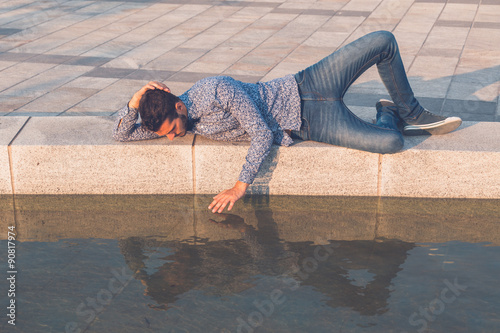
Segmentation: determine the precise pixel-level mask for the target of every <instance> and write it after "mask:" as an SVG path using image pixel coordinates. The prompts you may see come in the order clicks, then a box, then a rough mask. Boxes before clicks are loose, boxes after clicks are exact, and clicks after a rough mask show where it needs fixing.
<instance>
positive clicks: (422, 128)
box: [403, 117, 462, 136]
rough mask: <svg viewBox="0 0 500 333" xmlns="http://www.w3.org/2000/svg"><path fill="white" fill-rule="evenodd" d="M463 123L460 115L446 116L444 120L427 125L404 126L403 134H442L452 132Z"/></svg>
mask: <svg viewBox="0 0 500 333" xmlns="http://www.w3.org/2000/svg"><path fill="white" fill-rule="evenodd" d="M461 124H462V119H460V118H458V117H450V118H446V119H445V120H443V121H438V122H436V123H432V124H426V125H406V126H405V127H404V128H403V134H404V135H408V136H412V135H441V134H446V133H450V132H452V131H454V130H456V129H457V128H458V127H459V126H460V125H461Z"/></svg>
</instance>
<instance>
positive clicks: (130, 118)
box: [113, 105, 160, 142]
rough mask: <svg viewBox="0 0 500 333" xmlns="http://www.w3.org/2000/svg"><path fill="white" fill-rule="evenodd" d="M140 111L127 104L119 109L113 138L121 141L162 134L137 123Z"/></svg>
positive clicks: (154, 137) (155, 136)
mask: <svg viewBox="0 0 500 333" xmlns="http://www.w3.org/2000/svg"><path fill="white" fill-rule="evenodd" d="M138 118H139V113H138V110H137V109H134V108H129V107H128V105H125V106H124V107H123V108H122V109H120V111H118V118H117V119H116V121H115V124H114V126H113V139H115V140H117V141H121V142H126V141H136V140H148V139H156V138H159V137H160V135H158V134H156V133H155V132H152V131H150V130H148V129H147V128H145V127H143V126H141V125H140V124H137V119H138Z"/></svg>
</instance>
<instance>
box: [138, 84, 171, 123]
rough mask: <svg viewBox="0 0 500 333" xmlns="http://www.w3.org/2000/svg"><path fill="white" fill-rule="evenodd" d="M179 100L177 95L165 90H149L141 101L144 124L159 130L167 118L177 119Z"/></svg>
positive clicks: (140, 107) (169, 119) (140, 109)
mask: <svg viewBox="0 0 500 333" xmlns="http://www.w3.org/2000/svg"><path fill="white" fill-rule="evenodd" d="M179 101H180V99H179V98H178V97H177V96H175V95H174V94H171V93H169V92H166V91H164V90H160V89H151V90H147V91H146V92H145V93H144V95H142V98H141V101H140V102H139V114H140V115H141V119H142V125H143V126H145V127H146V128H147V129H149V130H151V131H158V130H159V129H160V127H161V125H162V124H163V122H164V121H165V120H168V121H173V120H175V119H176V118H178V117H179V115H178V114H177V111H176V110H175V104H176V103H177V102H179Z"/></svg>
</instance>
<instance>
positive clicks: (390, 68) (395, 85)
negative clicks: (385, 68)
mask: <svg viewBox="0 0 500 333" xmlns="http://www.w3.org/2000/svg"><path fill="white" fill-rule="evenodd" d="M389 72H390V73H391V79H392V83H393V84H394V88H395V89H396V92H397V94H398V97H399V99H400V100H401V102H402V103H403V104H404V107H405V108H406V109H407V110H408V111H409V112H408V114H410V113H411V110H410V107H409V106H408V104H406V102H405V101H404V100H403V98H402V96H401V93H400V91H399V87H398V85H397V84H396V78H395V76H394V71H393V69H392V66H389ZM409 119H414V118H413V117H411V118H409Z"/></svg>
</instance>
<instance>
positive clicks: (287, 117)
mask: <svg viewBox="0 0 500 333" xmlns="http://www.w3.org/2000/svg"><path fill="white" fill-rule="evenodd" d="M179 98H180V99H181V101H182V102H183V103H184V104H185V105H186V108H187V110H188V121H189V123H190V124H191V125H192V132H193V133H194V134H199V135H202V136H205V137H207V138H210V139H213V140H220V141H248V140H250V148H249V149H248V154H247V157H246V161H245V163H244V165H243V169H242V171H241V173H240V176H239V178H238V180H239V181H241V182H244V183H247V184H251V183H252V182H253V180H254V179H255V176H256V174H257V172H258V170H259V167H260V165H261V164H262V161H263V160H264V158H265V157H266V156H267V154H269V151H270V149H271V145H272V144H273V142H274V143H276V144H279V145H283V146H289V145H290V144H291V143H292V142H293V141H292V139H291V138H290V136H288V134H287V133H286V132H285V131H284V130H299V129H300V125H301V117H300V96H299V92H298V88H297V82H296V81H295V78H294V76H293V75H287V76H285V77H283V78H280V79H275V80H272V81H269V82H258V83H244V82H241V81H237V80H235V79H233V78H231V77H227V76H216V77H209V78H205V79H202V80H200V81H198V82H196V83H195V84H194V85H193V86H192V87H191V88H190V89H189V90H188V91H186V92H185V93H184V94H182V95H180V96H179ZM137 118H138V112H137V110H136V109H129V108H128V106H125V107H124V108H122V109H121V110H120V111H119V112H118V119H117V120H116V123H115V126H114V129H113V138H115V139H116V140H118V141H132V140H145V139H154V138H159V137H160V136H159V135H158V134H156V133H154V132H152V131H149V130H148V129H146V128H145V127H143V126H141V125H140V124H136V122H137ZM120 120H121V123H120Z"/></svg>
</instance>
